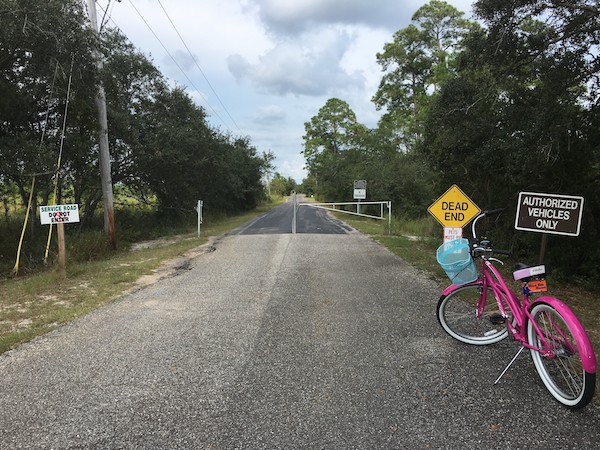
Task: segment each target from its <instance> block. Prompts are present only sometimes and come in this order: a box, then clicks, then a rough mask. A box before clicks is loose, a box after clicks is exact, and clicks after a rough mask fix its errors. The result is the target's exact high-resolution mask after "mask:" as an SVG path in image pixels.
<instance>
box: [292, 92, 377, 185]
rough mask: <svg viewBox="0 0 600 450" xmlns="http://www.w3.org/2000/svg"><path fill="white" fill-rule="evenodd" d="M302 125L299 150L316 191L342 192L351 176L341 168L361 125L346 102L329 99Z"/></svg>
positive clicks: (354, 143) (359, 132)
mask: <svg viewBox="0 0 600 450" xmlns="http://www.w3.org/2000/svg"><path fill="white" fill-rule="evenodd" d="M304 128H305V130H306V134H305V135H304V136H303V140H304V150H303V152H302V153H303V154H304V157H305V159H306V167H307V169H308V172H309V174H310V175H312V176H313V177H314V179H315V183H316V185H317V189H318V190H319V193H320V194H326V195H330V196H334V197H337V196H340V195H343V192H344V191H345V190H347V189H346V188H345V187H344V186H345V185H346V184H347V179H348V178H349V177H351V176H352V175H351V174H348V173H347V172H346V173H344V171H343V167H344V166H345V163H346V160H347V159H348V157H349V153H350V152H351V150H356V148H357V146H358V143H359V142H360V136H361V135H363V134H364V133H366V128H365V126H364V125H362V124H360V123H358V122H357V120H356V115H355V114H354V111H352V109H351V108H350V106H349V105H348V103H346V102H345V101H343V100H340V99H337V98H331V99H329V100H327V102H326V103H325V105H324V106H323V107H322V108H321V109H319V112H318V114H317V115H316V116H314V117H313V118H312V119H311V120H310V122H306V123H305V124H304ZM350 179H351V178H350Z"/></svg>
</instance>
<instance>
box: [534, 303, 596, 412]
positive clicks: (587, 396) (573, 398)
mask: <svg viewBox="0 0 600 450" xmlns="http://www.w3.org/2000/svg"><path fill="white" fill-rule="evenodd" d="M531 316H532V318H533V322H535V324H536V325H537V326H538V327H539V329H540V331H541V336H543V337H544V339H545V340H546V341H547V342H548V343H549V344H550V346H551V349H552V351H553V353H554V354H553V355H551V356H544V355H543V354H542V353H541V352H539V351H536V350H533V349H532V350H531V358H532V359H533V363H534V365H535V368H536V369H537V371H538V373H539V375H540V378H541V379H542V382H543V383H544V385H545V386H546V388H547V389H548V391H550V393H551V394H552V395H553V396H554V398H555V399H556V400H558V401H559V402H560V403H562V404H563V405H565V406H567V407H569V408H573V409H580V408H583V407H584V406H585V405H587V404H588V403H589V402H590V400H591V399H592V397H593V396H594V390H595V386H596V373H595V372H594V373H589V372H587V371H586V370H585V369H584V368H583V366H582V360H581V358H582V355H581V352H580V349H582V348H587V347H585V344H584V342H582V339H587V336H586V334H585V331H584V329H583V327H582V326H581V324H580V323H579V321H577V319H574V318H572V317H570V318H567V317H565V316H567V314H564V315H563V314H561V312H560V311H559V310H558V309H556V308H554V307H553V306H551V305H549V304H547V303H543V302H539V303H535V304H534V306H533V308H532V309H531ZM569 316H571V315H569ZM533 322H532V321H531V320H530V321H529V322H528V324H527V338H528V341H529V344H530V345H532V346H534V347H536V348H542V347H543V342H542V339H541V336H540V334H538V332H537V330H536V329H535V327H534V326H533ZM592 353H593V352H592Z"/></svg>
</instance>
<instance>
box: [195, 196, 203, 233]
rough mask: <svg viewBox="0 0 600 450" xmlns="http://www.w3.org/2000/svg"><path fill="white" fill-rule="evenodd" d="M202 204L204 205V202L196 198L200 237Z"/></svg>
mask: <svg viewBox="0 0 600 450" xmlns="http://www.w3.org/2000/svg"><path fill="white" fill-rule="evenodd" d="M202 205H204V202H203V201H202V200H198V206H196V211H197V212H198V237H200V231H201V230H200V225H202Z"/></svg>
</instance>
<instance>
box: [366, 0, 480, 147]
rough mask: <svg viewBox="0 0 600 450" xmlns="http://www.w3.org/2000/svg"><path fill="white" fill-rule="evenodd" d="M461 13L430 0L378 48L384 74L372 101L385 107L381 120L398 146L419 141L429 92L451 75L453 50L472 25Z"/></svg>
mask: <svg viewBox="0 0 600 450" xmlns="http://www.w3.org/2000/svg"><path fill="white" fill-rule="evenodd" d="M462 16H463V13H462V12H459V11H458V10H457V9H456V8H454V7H453V6H451V5H449V4H447V3H446V2H443V1H438V0H432V1H431V2H429V3H428V4H426V5H424V6H422V7H421V8H420V9H419V10H417V12H416V13H415V14H414V15H413V17H412V20H413V22H414V23H412V24H410V25H409V26H408V27H406V28H404V29H401V30H399V31H398V32H396V34H395V35H394V41H393V42H391V43H387V44H385V46H384V50H383V52H382V53H378V54H377V62H378V63H379V64H380V65H381V66H382V70H383V71H384V72H385V74H384V75H383V77H382V79H381V82H380V84H379V88H378V90H377V92H376V94H375V95H374V97H373V102H374V103H375V105H376V106H377V107H378V108H379V109H382V108H386V109H387V112H386V113H385V115H384V118H383V120H384V121H385V122H387V124H388V126H389V124H393V125H394V128H395V131H394V133H395V134H396V135H398V136H399V138H400V142H399V149H400V150H403V151H410V150H412V149H413V148H414V146H415V145H416V144H417V143H418V142H420V140H421V137H422V124H423V120H424V117H425V114H426V111H427V108H428V104H429V101H430V97H431V95H432V93H434V92H437V91H438V90H439V86H440V84H441V83H443V81H444V80H446V79H448V78H449V77H450V76H451V73H452V72H453V67H454V57H453V54H454V52H457V51H458V50H459V49H460V46H461V42H462V39H463V37H464V36H465V35H466V34H467V33H468V32H469V31H471V30H473V29H474V28H476V25H475V24H474V23H472V22H469V21H467V20H465V19H463V17H462Z"/></svg>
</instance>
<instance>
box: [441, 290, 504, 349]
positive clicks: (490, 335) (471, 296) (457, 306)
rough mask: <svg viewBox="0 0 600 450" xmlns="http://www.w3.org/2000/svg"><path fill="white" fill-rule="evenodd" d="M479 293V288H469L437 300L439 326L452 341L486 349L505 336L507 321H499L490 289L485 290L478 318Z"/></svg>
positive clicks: (496, 303) (501, 319)
mask: <svg viewBox="0 0 600 450" xmlns="http://www.w3.org/2000/svg"><path fill="white" fill-rule="evenodd" d="M482 293H483V286H482V285H481V284H468V285H465V286H461V287H459V288H457V289H456V290H454V291H452V292H450V293H449V294H447V295H442V296H441V297H440V300H439V301H438V305H437V318H438V322H439V323H440V325H441V326H442V328H443V329H444V330H445V331H446V333H448V334H449V335H450V336H452V337H453V338H454V339H457V340H459V341H461V342H464V343H466V344H471V345H489V344H494V343H496V342H499V341H501V340H502V339H504V338H505V337H506V336H508V329H507V327H506V320H507V319H505V318H504V317H502V314H501V313H500V310H499V308H498V302H497V301H496V298H495V297H494V292H493V291H492V289H491V288H490V287H488V288H487V295H486V301H485V305H484V307H483V311H482V313H481V314H480V315H479V316H477V314H476V309H477V304H478V302H479V299H480V298H481V296H482Z"/></svg>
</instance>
